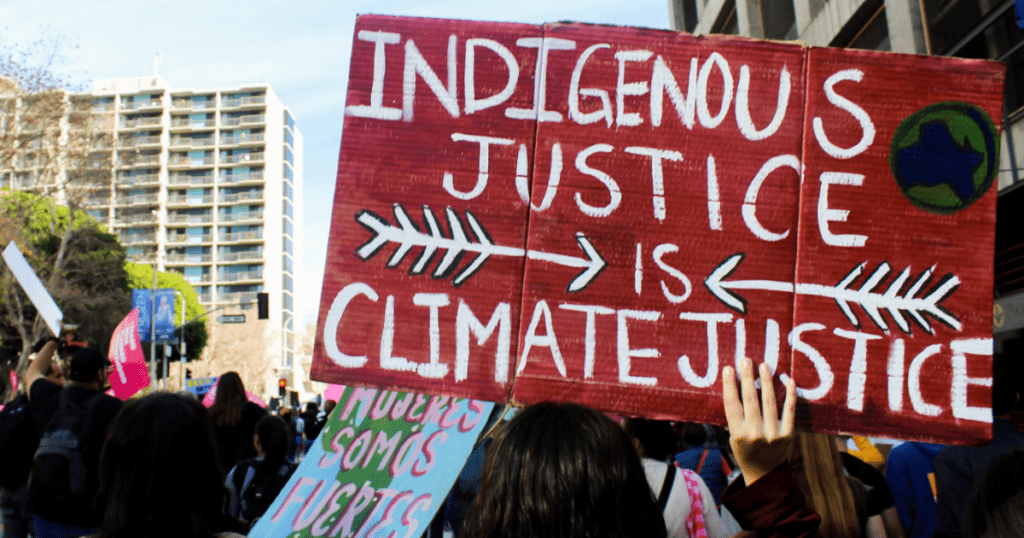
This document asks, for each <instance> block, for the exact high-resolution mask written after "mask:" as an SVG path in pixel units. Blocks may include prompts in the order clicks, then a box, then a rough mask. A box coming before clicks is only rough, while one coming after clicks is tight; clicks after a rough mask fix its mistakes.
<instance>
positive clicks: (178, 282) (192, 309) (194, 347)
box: [124, 262, 209, 360]
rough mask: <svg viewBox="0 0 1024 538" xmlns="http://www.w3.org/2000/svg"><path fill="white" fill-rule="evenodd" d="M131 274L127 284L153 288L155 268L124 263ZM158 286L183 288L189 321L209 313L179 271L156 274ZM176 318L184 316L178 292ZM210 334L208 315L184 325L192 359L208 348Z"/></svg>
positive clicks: (176, 319)
mask: <svg viewBox="0 0 1024 538" xmlns="http://www.w3.org/2000/svg"><path fill="white" fill-rule="evenodd" d="M124 268H125V271H126V272H127V273H128V286H129V287H130V288H131V289H134V290H148V289H152V288H153V267H152V266H150V265H146V264H141V263H133V262H127V263H125V265H124ZM156 287H157V288H158V289H159V288H174V289H175V290H177V291H180V292H181V294H182V296H183V297H184V299H185V320H186V321H187V320H190V319H193V318H196V317H198V316H201V315H203V314H205V313H206V309H204V308H203V306H202V305H201V304H199V296H198V295H196V290H195V289H194V288H193V287H192V285H191V284H189V283H188V282H186V281H185V279H184V278H183V277H182V276H181V275H180V274H178V273H175V272H173V271H171V272H166V273H163V272H160V271H157V273H156ZM174 312H175V314H174V319H175V323H178V322H179V320H180V319H181V302H179V301H178V297H177V295H175V298H174ZM208 339H209V334H208V333H207V331H206V318H200V319H197V320H195V321H193V322H192V323H189V324H188V325H186V326H185V345H186V347H187V348H188V356H189V360H197V359H198V358H199V357H200V356H201V354H202V352H203V348H205V347H206V342H207V340H208Z"/></svg>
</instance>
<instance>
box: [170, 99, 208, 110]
mask: <svg viewBox="0 0 1024 538" xmlns="http://www.w3.org/2000/svg"><path fill="white" fill-rule="evenodd" d="M216 104H217V102H216V101H214V100H213V99H207V100H205V101H193V100H192V99H173V100H171V106H172V107H174V108H176V109H179V110H185V109H193V110H206V109H208V108H214V107H215V106H216Z"/></svg>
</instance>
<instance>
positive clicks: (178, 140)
mask: <svg viewBox="0 0 1024 538" xmlns="http://www.w3.org/2000/svg"><path fill="white" fill-rule="evenodd" d="M213 140H214V139H213V137H212V136H211V137H207V138H187V137H182V136H173V137H171V146H174V147H186V148H201V147H209V146H212V145H213Z"/></svg>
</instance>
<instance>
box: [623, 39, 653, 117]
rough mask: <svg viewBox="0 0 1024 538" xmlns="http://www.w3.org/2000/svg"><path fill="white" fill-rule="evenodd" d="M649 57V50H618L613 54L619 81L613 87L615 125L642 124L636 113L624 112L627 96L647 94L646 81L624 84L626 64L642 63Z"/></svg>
mask: <svg viewBox="0 0 1024 538" xmlns="http://www.w3.org/2000/svg"><path fill="white" fill-rule="evenodd" d="M650 57H651V51H649V50H620V51H618V52H616V53H615V59H616V60H618V61H619V79H618V83H617V84H616V85H615V105H616V108H615V110H616V112H617V114H616V115H615V125H625V126H627V127H633V126H636V125H640V124H641V123H643V122H644V120H643V118H641V117H640V114H639V113H637V112H626V96H627V95H644V94H646V93H647V92H648V88H647V81H643V82H630V83H628V84H627V83H626V62H644V61H647V60H648V59H649V58H650Z"/></svg>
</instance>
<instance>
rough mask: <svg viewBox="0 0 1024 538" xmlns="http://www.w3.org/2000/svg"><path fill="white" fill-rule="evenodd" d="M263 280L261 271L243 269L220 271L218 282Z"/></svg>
mask: <svg viewBox="0 0 1024 538" xmlns="http://www.w3.org/2000/svg"><path fill="white" fill-rule="evenodd" d="M261 280H263V271H244V272H238V273H221V274H220V275H218V276H217V281H218V282H251V281H261Z"/></svg>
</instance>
